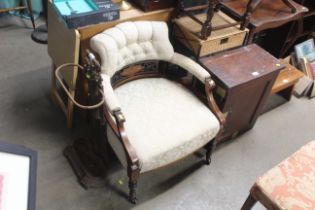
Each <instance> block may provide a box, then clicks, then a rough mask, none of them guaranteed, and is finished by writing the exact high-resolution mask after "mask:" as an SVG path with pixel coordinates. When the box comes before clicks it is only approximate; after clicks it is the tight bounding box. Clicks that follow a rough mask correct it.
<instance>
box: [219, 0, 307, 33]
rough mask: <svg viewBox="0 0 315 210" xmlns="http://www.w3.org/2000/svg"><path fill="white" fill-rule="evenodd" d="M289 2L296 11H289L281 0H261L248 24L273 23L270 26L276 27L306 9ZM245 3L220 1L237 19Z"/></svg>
mask: <svg viewBox="0 0 315 210" xmlns="http://www.w3.org/2000/svg"><path fill="white" fill-rule="evenodd" d="M290 2H291V3H292V4H293V5H294V7H295V8H296V9H297V12H295V13H291V10H290V8H289V7H288V6H286V5H285V4H284V3H283V1H282V0H262V2H261V4H260V5H259V6H258V7H257V8H256V10H255V11H254V12H253V13H252V14H251V18H250V26H254V27H262V26H263V25H266V24H271V23H273V24H274V25H272V26H273V27H277V26H279V25H282V24H283V23H284V22H289V21H290V20H294V19H297V18H298V17H299V14H301V13H303V12H307V11H308V9H307V8H306V7H303V6H302V5H300V4H298V3H296V2H294V1H290ZM247 3H248V0H224V1H222V2H221V4H222V6H223V7H224V8H225V9H226V10H228V11H229V12H230V13H232V15H233V16H235V17H236V18H238V19H240V18H242V17H243V15H244V14H245V10H246V6H247ZM269 28H272V27H269Z"/></svg>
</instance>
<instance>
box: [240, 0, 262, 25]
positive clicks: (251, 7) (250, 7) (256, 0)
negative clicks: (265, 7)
mask: <svg viewBox="0 0 315 210" xmlns="http://www.w3.org/2000/svg"><path fill="white" fill-rule="evenodd" d="M261 3H262V0H249V2H248V3H247V7H246V12H245V14H244V16H243V21H242V23H241V30H244V29H245V28H247V26H248V24H249V21H250V17H251V15H252V13H253V12H254V11H255V9H256V8H257V7H258V6H259V5H260V4H261Z"/></svg>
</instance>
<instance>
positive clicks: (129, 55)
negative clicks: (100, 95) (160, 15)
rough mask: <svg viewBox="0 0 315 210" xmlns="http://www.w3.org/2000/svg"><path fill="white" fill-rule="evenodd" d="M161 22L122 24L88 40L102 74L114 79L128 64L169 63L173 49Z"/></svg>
mask: <svg viewBox="0 0 315 210" xmlns="http://www.w3.org/2000/svg"><path fill="white" fill-rule="evenodd" d="M168 36H169V34H168V27H167V25H166V23H164V22H155V21H138V22H125V23H121V24H118V25H117V26H115V27H113V28H110V29H107V30H105V31H103V32H102V33H100V34H97V35H96V36H94V37H93V38H91V41H90V45H91V47H92V49H93V50H94V51H96V52H97V53H98V54H99V56H100V57H101V58H102V59H101V69H102V73H105V74H107V75H108V76H110V77H111V76H113V75H114V74H115V73H116V72H117V71H119V70H121V69H122V68H123V67H125V66H128V65H129V64H134V63H137V62H141V61H146V60H164V61H170V60H171V59H172V58H173V55H174V49H173V46H172V45H171V43H170V41H169V38H168Z"/></svg>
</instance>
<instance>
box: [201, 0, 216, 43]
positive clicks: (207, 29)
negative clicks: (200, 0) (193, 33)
mask: <svg viewBox="0 0 315 210" xmlns="http://www.w3.org/2000/svg"><path fill="white" fill-rule="evenodd" d="M214 1H215V0H209V3H208V4H209V6H208V12H207V19H206V21H205V22H204V23H203V25H202V28H201V38H202V39H204V40H205V39H207V38H208V37H209V36H210V35H211V32H212V23H211V21H212V18H213V15H214V10H215V8H216V5H217V4H216V2H214Z"/></svg>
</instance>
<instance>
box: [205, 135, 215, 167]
mask: <svg viewBox="0 0 315 210" xmlns="http://www.w3.org/2000/svg"><path fill="white" fill-rule="evenodd" d="M214 141H215V140H213V141H211V142H210V143H209V144H207V146H206V164H207V165H210V164H211V156H212V152H213V150H214V148H213V147H214Z"/></svg>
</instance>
